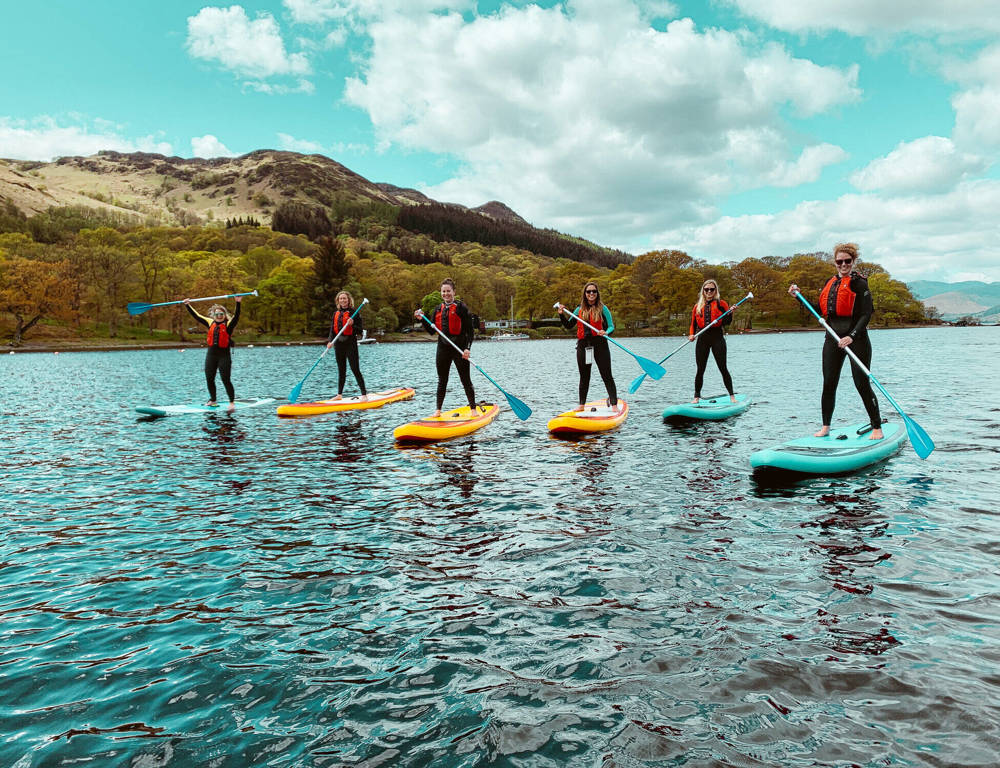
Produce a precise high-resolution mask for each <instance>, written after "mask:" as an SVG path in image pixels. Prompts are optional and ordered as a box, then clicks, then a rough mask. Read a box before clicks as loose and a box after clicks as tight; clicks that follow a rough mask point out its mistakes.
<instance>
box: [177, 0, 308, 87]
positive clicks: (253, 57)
mask: <svg viewBox="0 0 1000 768" xmlns="http://www.w3.org/2000/svg"><path fill="white" fill-rule="evenodd" d="M187 21H188V37H187V48H188V51H189V53H190V54H191V55H192V56H194V57H195V58H198V59H204V60H205V61H210V62H216V63H218V64H219V65H221V66H222V67H224V68H226V69H228V70H230V71H232V72H234V73H236V74H237V75H240V76H242V77H246V78H251V79H255V80H260V79H263V78H268V77H274V76H280V75H296V76H298V75H306V74H309V73H310V72H311V71H312V70H311V67H310V65H309V61H308V59H307V58H306V56H305V55H304V54H302V53H289V52H288V51H287V50H285V44H284V41H283V40H282V38H281V31H280V30H279V28H278V24H277V22H276V21H275V20H274V17H273V16H271V15H270V14H268V13H260V14H258V15H257V18H255V19H252V20H251V19H250V18H249V17H248V16H247V13H246V11H245V10H244V9H243V8H242V7H241V6H239V5H233V6H230V7H229V8H213V7H206V8H202V9H201V10H200V11H199V12H198V13H197V15H195V16H191V17H189V18H188V20H187Z"/></svg>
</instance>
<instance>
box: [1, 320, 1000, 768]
mask: <svg viewBox="0 0 1000 768" xmlns="http://www.w3.org/2000/svg"><path fill="white" fill-rule="evenodd" d="M625 343H626V344H628V345H631V346H633V347H634V348H635V349H636V351H638V352H640V353H641V354H645V355H647V356H649V357H653V358H655V359H659V358H660V357H663V355H665V354H666V353H667V352H668V351H670V350H672V349H674V348H675V347H676V346H677V344H678V343H679V341H678V339H675V338H674V339H643V340H625ZM873 343H874V346H875V362H874V364H873V371H874V372H875V374H876V376H878V378H879V380H880V381H881V382H882V383H883V384H884V385H885V386H886V387H887V388H888V389H889V391H890V392H891V393H892V394H893V396H894V397H895V398H896V400H897V401H898V402H899V403H900V404H901V405H902V406H903V407H904V408H906V409H907V412H908V413H909V415H910V416H912V417H913V418H914V419H916V420H917V421H918V422H919V423H920V424H921V426H923V427H924V428H925V429H926V430H927V432H929V433H930V434H931V436H932V437H933V438H934V440H935V441H936V443H937V450H936V451H935V452H934V453H933V454H932V455H931V457H930V459H929V460H927V461H921V460H920V459H918V458H917V457H916V455H915V454H914V453H913V451H912V450H911V449H910V448H909V447H906V448H905V449H904V451H903V452H901V453H899V454H897V455H896V456H894V457H893V458H891V459H889V460H888V461H887V462H885V463H884V464H882V465H879V466H878V467H876V468H874V469H871V470H868V471H866V472H862V473H859V474H856V475H852V476H848V477H841V478H833V479H814V480H808V481H805V482H802V483H799V484H797V485H789V486H781V487H765V486H759V485H757V484H756V483H755V482H754V481H753V479H752V477H751V475H750V467H749V463H748V457H749V455H750V453H751V452H752V451H755V450H759V449H761V448H765V447H769V446H771V445H774V444H776V443H778V442H780V441H782V440H784V439H786V438H787V437H789V436H794V435H800V434H804V433H806V432H808V431H812V430H813V429H814V428H815V427H816V426H817V421H818V412H819V387H820V380H819V348H820V346H821V344H822V337H821V336H820V334H819V333H795V334H789V333H785V334H775V335H757V336H734V337H730V338H729V354H730V368H731V370H732V372H733V375H734V378H735V381H736V385H737V389H738V390H740V391H745V392H749V393H750V394H751V395H752V396H753V397H754V399H755V403H754V405H753V406H751V408H750V409H749V410H748V411H747V412H745V413H744V414H742V415H740V416H738V417H735V418H733V419H731V420H728V421H726V422H722V423H713V424H706V425H695V426H682V427H674V426H670V425H665V424H663V423H662V421H661V420H660V418H659V414H660V413H661V412H662V410H663V407H664V406H665V405H667V404H668V403H671V402H674V401H677V400H679V399H683V398H687V397H689V396H690V394H691V382H692V379H693V374H694V371H693V356H692V354H691V351H692V350H691V349H690V348H688V349H686V350H685V351H684V352H682V353H679V354H678V355H676V356H675V357H674V358H672V359H671V361H670V362H669V363H668V364H667V368H668V373H667V377H666V378H665V379H664V380H663V381H661V382H659V383H649V382H647V383H646V384H644V385H643V387H642V388H641V389H640V390H639V392H638V393H637V394H636V395H634V396H632V397H631V398H630V404H631V405H632V412H631V415H630V416H629V420H628V421H627V422H626V423H625V425H624V426H623V427H622V428H621V429H619V430H617V431H615V432H612V433H608V434H605V435H601V436H596V437H594V438H588V439H584V440H580V441H575V442H573V441H565V440H558V439H554V438H550V437H549V436H548V435H547V434H546V431H545V423H546V421H547V419H548V418H550V417H551V416H553V415H555V414H556V413H558V412H559V411H561V410H564V409H565V408H566V407H569V406H571V405H572V404H573V402H574V400H575V397H576V370H575V362H574V358H573V351H572V350H573V342H571V341H568V340H558V341H540V342H516V343H506V344H500V343H489V342H482V343H478V344H477V345H476V346H475V347H474V349H473V359H474V360H475V361H476V362H478V363H479V364H480V365H481V366H482V367H483V368H484V369H485V370H486V372H487V373H489V374H490V375H491V376H493V378H495V379H496V380H497V381H499V382H500V383H501V384H503V385H504V386H505V387H506V388H508V390H509V391H510V392H511V393H513V394H515V395H516V396H518V397H519V398H521V399H522V400H524V401H525V402H527V403H528V404H529V405H530V406H531V407H532V408H533V409H534V411H535V413H534V415H533V416H532V418H531V419H530V420H529V421H527V422H521V421H518V420H517V419H516V418H515V417H514V416H513V414H511V413H510V411H509V410H505V411H504V412H503V413H501V415H500V417H499V418H498V419H497V420H496V421H495V422H494V423H493V424H492V425H490V426H489V427H487V428H486V429H484V430H482V431H480V432H478V433H476V434H475V435H472V436H470V437H467V438H461V439H459V440H455V441H452V442H448V443H443V444H439V445H432V446H428V447H420V448H406V449H404V448H399V447H396V446H394V445H393V442H392V429H393V428H394V427H395V426H397V425H398V424H400V423H402V422H404V421H408V420H410V419H412V418H415V417H417V416H420V415H424V414H427V413H428V412H430V411H431V410H432V409H433V403H434V394H433V391H434V379H433V364H432V357H433V346H432V345H430V344H396V345H388V344H381V345H376V346H371V347H365V348H362V350H361V355H362V365H363V370H364V372H365V375H366V377H367V378H368V382H369V387H370V388H371V389H373V390H374V389H382V388H387V387H390V386H395V385H411V386H414V387H416V389H417V397H416V398H415V399H414V400H412V401H409V402H404V403H397V404H393V405H389V406H386V407H384V408H382V409H379V410H372V411H367V412H358V413H355V414H353V415H351V414H337V415H327V416H319V417H315V418H312V419H307V420H284V419H278V418H277V417H276V416H275V414H274V411H273V409H270V408H261V409H256V410H247V411H241V412H238V413H236V414H233V415H225V414H218V415H209V416H178V417H171V418H166V419H159V420H148V421H147V420H143V419H142V418H141V417H137V415H136V414H135V413H134V412H133V410H132V409H133V408H134V406H136V405H142V404H169V403H182V402H191V401H193V402H198V401H201V400H203V399H204V397H205V396H204V391H203V389H204V384H203V379H202V374H201V364H202V353H201V352H198V351H194V350H189V351H187V352H184V353H180V352H178V351H175V350H162V351H144V352H116V353H72V354H71V353H63V354H60V355H51V354H46V355H27V354H18V355H13V356H11V355H3V356H2V357H0V377H2V378H0V429H2V430H3V442H2V447H0V451H2V454H0V455H2V459H3V461H2V467H0V508H2V516H0V682H2V690H3V697H2V699H0V766H18V768H27V767H28V766H70V765H72V766H76V765H81V764H82V765H100V766H112V765H123V766H154V765H156V766H243V765H273V766H342V765H344V766H346V765H350V766H366V767H367V766H379V765H382V766H390V765H392V766H487V765H489V766H563V765H573V766H575V765H583V766H602V767H604V768H611V767H613V766H649V765H658V766H660V765H666V766H685V765H686V766H794V767H798V766H853V765H858V766H865V767H866V768H867V767H868V766H897V765H898V766H992V765H995V764H996V759H997V755H998V754H1000V738H998V736H997V731H996V723H997V722H998V721H1000V667H998V662H1000V646H998V643H997V641H998V639H1000V633H998V630H997V627H998V626H1000V601H998V597H1000V595H998V591H1000V589H998V587H1000V579H998V576H997V571H998V567H997V557H998V555H1000V544H998V543H997V542H998V541H1000V517H998V507H1000V505H998V503H997V502H998V500H1000V480H998V479H997V478H998V477H1000V476H998V474H997V472H996V470H997V469H998V468H1000V418H998V415H1000V401H998V397H997V394H996V380H997V376H998V374H1000V363H998V359H1000V358H998V352H1000V329H997V328H981V329H932V330H906V331H878V332H875V333H874V334H873ZM318 354H319V349H318V348H317V347H272V348H266V347H256V348H252V349H251V348H245V347H244V348H240V349H238V350H237V351H236V358H235V363H234V381H235V382H236V385H237V394H238V396H241V397H266V396H279V397H280V396H285V395H287V392H288V390H289V389H290V388H291V386H292V385H293V384H295V383H296V382H297V381H298V380H299V378H300V377H301V376H302V375H304V373H305V372H306V371H307V370H308V368H309V366H310V365H312V363H313V361H314V360H315V359H316V357H317V356H318ZM612 355H613V358H614V369H615V374H616V378H617V380H618V384H619V389H620V390H621V391H622V392H623V393H624V392H625V390H626V389H627V386H628V383H629V381H631V379H632V378H633V377H634V376H636V375H638V373H640V371H639V369H638V367H637V366H636V365H635V363H634V361H632V360H631V358H629V357H628V356H627V355H625V354H624V353H623V352H620V351H619V350H617V349H614V350H613V351H612ZM332 363H333V361H332V360H325V361H324V363H323V364H322V365H321V366H320V367H319V368H318V370H317V371H316V373H314V374H313V375H312V376H311V377H310V379H309V381H308V382H307V384H306V387H305V389H304V390H303V399H310V398H319V397H323V396H329V395H331V394H333V393H334V392H335V381H336V379H335V366H334V365H333V364H332ZM713 366H714V363H711V362H710V364H709V371H708V374H707V376H706V389H705V393H706V395H712V394H715V393H716V392H720V391H722V387H721V385H720V380H719V376H718V372H717V371H716V370H715V369H714V367H713ZM473 376H474V377H475V383H476V386H477V394H479V396H480V397H483V398H498V397H499V402H500V403H501V404H504V405H506V403H505V401H504V399H503V398H502V396H500V395H499V393H497V392H496V390H495V389H494V388H493V387H492V385H491V384H490V383H489V382H488V381H486V380H485V379H484V378H482V377H481V376H479V374H478V373H477V372H476V371H475V370H473ZM594 378H595V379H596V381H595V382H594V383H593V384H592V387H591V394H592V396H593V397H598V396H600V395H601V393H602V389H601V387H602V385H601V383H600V380H599V377H597V376H596V374H595V377H594ZM352 387H353V380H352V379H351V378H350V376H349V377H348V392H353V391H354V390H353V389H352ZM450 392H452V393H454V395H455V396H454V397H452V398H449V400H448V403H450V404H451V403H453V404H456V405H460V404H462V398H461V396H460V388H459V386H458V382H457V381H453V382H452V385H451V389H450ZM626 396H627V395H626ZM883 409H884V411H883V413H884V415H887V416H889V417H890V418H895V413H894V412H893V411H892V410H891V409H890V408H889V407H888V406H887V405H886V404H883ZM864 418H865V417H864V412H863V410H862V408H861V403H860V399H859V398H858V397H857V394H856V393H855V392H854V391H853V387H852V385H851V383H850V377H849V376H848V375H846V371H845V376H844V378H843V382H842V386H841V391H840V401H839V404H838V410H837V419H838V421H840V422H842V423H843V422H860V421H863V420H864Z"/></svg>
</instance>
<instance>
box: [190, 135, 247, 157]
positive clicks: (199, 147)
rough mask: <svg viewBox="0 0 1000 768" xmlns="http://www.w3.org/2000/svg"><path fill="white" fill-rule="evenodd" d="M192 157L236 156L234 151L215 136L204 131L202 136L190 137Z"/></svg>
mask: <svg viewBox="0 0 1000 768" xmlns="http://www.w3.org/2000/svg"><path fill="white" fill-rule="evenodd" d="M191 153H192V157H203V158H210V157H236V153H235V152H233V151H232V150H230V149H229V148H228V147H227V146H226V145H225V144H223V143H222V142H221V141H219V140H218V139H217V138H216V137H215V136H213V135H212V134H210V133H206V134H205V135H204V136H195V137H194V138H192V139H191Z"/></svg>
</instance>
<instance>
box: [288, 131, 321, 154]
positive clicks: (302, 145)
mask: <svg viewBox="0 0 1000 768" xmlns="http://www.w3.org/2000/svg"><path fill="white" fill-rule="evenodd" d="M278 147H279V148H280V149H284V150H287V151H288V152H303V153H305V154H315V153H317V152H322V151H323V145H322V144H320V143H319V142H315V141H309V140H307V139H297V138H295V137H294V136H292V135H290V134H287V133H279V134H278Z"/></svg>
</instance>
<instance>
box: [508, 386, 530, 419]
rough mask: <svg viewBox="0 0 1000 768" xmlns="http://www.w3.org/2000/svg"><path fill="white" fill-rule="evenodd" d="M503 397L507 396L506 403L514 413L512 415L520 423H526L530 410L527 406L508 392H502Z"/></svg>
mask: <svg viewBox="0 0 1000 768" xmlns="http://www.w3.org/2000/svg"><path fill="white" fill-rule="evenodd" d="M504 395H506V396H507V403H508V404H509V405H510V409H511V410H512V411H513V412H514V415H515V416H517V418H519V419H520V420H521V421H527V420H528V417H529V416H531V409H530V408H529V407H528V405H527V404H526V403H524V402H523V401H521V400H518V399H517V398H516V397H514V396H513V395H512V394H510V393H509V392H504Z"/></svg>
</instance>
